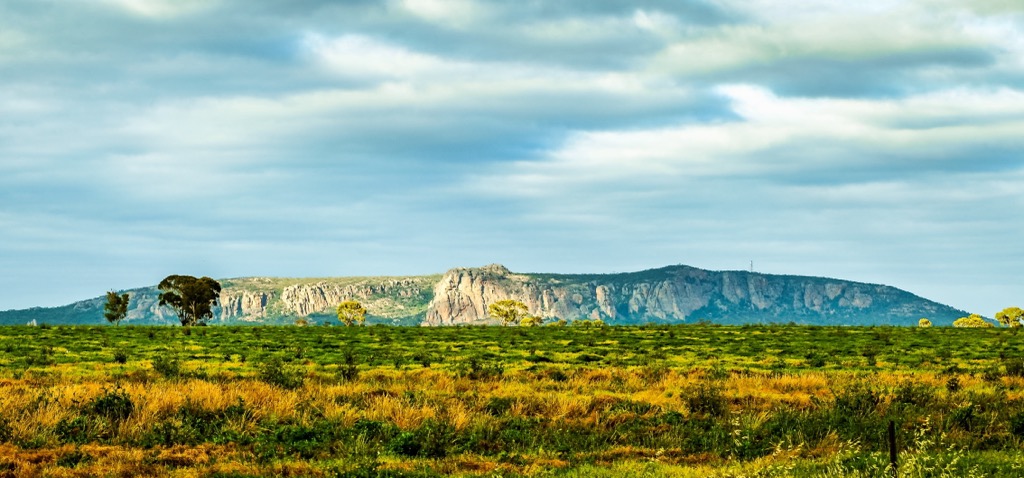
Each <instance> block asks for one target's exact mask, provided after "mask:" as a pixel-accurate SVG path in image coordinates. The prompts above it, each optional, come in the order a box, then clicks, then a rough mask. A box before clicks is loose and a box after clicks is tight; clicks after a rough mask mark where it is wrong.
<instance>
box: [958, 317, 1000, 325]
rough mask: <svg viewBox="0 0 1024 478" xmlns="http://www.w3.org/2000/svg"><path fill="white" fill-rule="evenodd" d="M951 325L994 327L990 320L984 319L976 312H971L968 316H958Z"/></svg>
mask: <svg viewBox="0 0 1024 478" xmlns="http://www.w3.org/2000/svg"><path fill="white" fill-rule="evenodd" d="M953 327H995V326H994V325H992V322H989V321H987V320H985V318H984V317H982V316H980V315H978V314H971V316H970V317H960V318H959V319H956V320H954V321H953Z"/></svg>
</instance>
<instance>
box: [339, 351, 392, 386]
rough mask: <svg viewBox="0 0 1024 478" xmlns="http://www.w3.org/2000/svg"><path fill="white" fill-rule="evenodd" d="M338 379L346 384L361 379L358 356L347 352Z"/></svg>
mask: <svg viewBox="0 0 1024 478" xmlns="http://www.w3.org/2000/svg"><path fill="white" fill-rule="evenodd" d="M396 368H397V367H396ZM338 377H339V378H341V379H342V380H344V381H346V382H353V381H355V380H356V379H357V378H359V365H358V364H356V354H355V353H353V352H352V351H351V350H346V351H345V357H344V363H342V364H341V366H340V367H338Z"/></svg>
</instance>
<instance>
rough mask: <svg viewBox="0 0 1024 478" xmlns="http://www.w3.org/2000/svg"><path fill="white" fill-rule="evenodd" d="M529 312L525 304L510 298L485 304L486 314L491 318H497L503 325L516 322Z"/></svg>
mask: <svg viewBox="0 0 1024 478" xmlns="http://www.w3.org/2000/svg"><path fill="white" fill-rule="evenodd" d="M529 313H530V309H528V308H526V304H524V303H522V302H520V301H518V300H512V299H505V300H499V301H497V302H495V303H493V304H491V305H489V306H487V314H488V315H490V316H491V318H493V319H498V320H500V321H501V323H502V324H504V325H512V324H518V323H519V321H521V320H523V317H526V315H527V314H529Z"/></svg>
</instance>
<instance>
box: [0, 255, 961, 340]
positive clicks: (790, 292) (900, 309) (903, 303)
mask: <svg viewBox="0 0 1024 478" xmlns="http://www.w3.org/2000/svg"><path fill="white" fill-rule="evenodd" d="M221 285H222V286H223V291H222V293H221V296H220V306H219V307H217V308H216V309H215V315H214V318H213V320H211V323H212V324H219V323H224V324H230V323H278V324H282V323H292V322H294V321H295V319H297V318H308V319H315V321H316V322H324V321H327V322H334V323H336V319H335V318H334V308H335V307H337V304H338V303H340V302H341V301H344V300H348V299H355V300H358V301H360V302H361V303H362V304H363V305H364V306H365V307H366V308H367V311H368V313H369V316H370V317H369V323H386V324H393V325H462V324H488V323H495V321H493V320H492V319H490V318H488V317H487V306H488V305H489V304H491V303H493V302H496V301H498V300H502V299H516V300H520V301H522V302H523V303H524V304H526V306H527V307H528V308H529V309H530V312H531V313H532V314H535V315H538V316H541V317H543V318H545V319H549V320H553V319H566V320H570V321H571V320H579V319H601V320H603V321H605V322H607V323H612V324H642V323H685V322H696V321H701V320H707V321H712V322H718V323H732V324H738V323H751V322H754V323H757V322H762V323H763V322H797V323H804V324H819V325H871V324H892V325H907V326H913V325H916V324H917V320H918V319H919V318H921V317H928V318H930V319H932V321H933V322H934V323H936V324H944V323H945V324H948V323H951V322H952V321H953V320H954V319H956V318H957V317H962V316H965V315H967V313H966V312H964V311H961V310H956V309H953V308H951V307H948V306H945V305H942V304H938V303H936V302H932V301H929V300H925V299H922V298H920V297H917V296H915V295H913V294H911V293H909V292H906V291H902V290H899V289H896V288H893V287H888V286H883V285H875V284H864V283H858V282H849V281H843V280H838V279H827V278H820V277H799V276H780V275H769V274H755V273H749V272H744V271H724V272H716V271H707V270H702V269H697V268H693V267H687V266H682V265H680V266H670V267H664V268H660V269H653V270H648V271H641V272H633V273H625V274H589V275H578V274H577V275H572V274H523V273H513V272H511V271H509V270H508V269H506V268H505V267H503V266H500V265H497V264H495V265H490V266H485V267H479V268H458V269H452V270H450V271H448V272H447V273H446V274H444V275H443V276H442V275H434V276H414V277H378V278H372V277H349V278H333V279H279V278H266V277H252V278H241V279H226V280H222V281H221ZM130 292H131V295H132V300H131V304H130V309H129V312H128V317H127V319H126V323H129V324H130V323H139V324H147V323H148V324H176V323H177V322H178V319H177V317H176V316H175V314H174V312H173V311H172V310H170V309H169V308H167V307H160V306H159V305H157V296H158V293H159V292H158V291H157V290H156V289H155V288H153V287H147V288H142V289H136V290H133V291H130ZM102 311H103V298H102V297H99V298H95V299H89V300H85V301H82V302H77V303H75V304H71V305H68V306H64V307H55V308H47V309H42V308H36V309H28V310H23V311H7V312H0V323H4V324H24V323H27V322H29V321H31V320H35V321H36V322H37V323H50V324H59V323H80V324H101V323H104V320H103V312H102Z"/></svg>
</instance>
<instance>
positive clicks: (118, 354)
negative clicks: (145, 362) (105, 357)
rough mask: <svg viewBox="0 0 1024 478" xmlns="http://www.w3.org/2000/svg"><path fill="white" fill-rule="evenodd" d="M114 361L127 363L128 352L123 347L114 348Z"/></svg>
mask: <svg viewBox="0 0 1024 478" xmlns="http://www.w3.org/2000/svg"><path fill="white" fill-rule="evenodd" d="M114 363H128V352H127V351H125V350H124V349H117V350H115V351H114Z"/></svg>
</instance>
